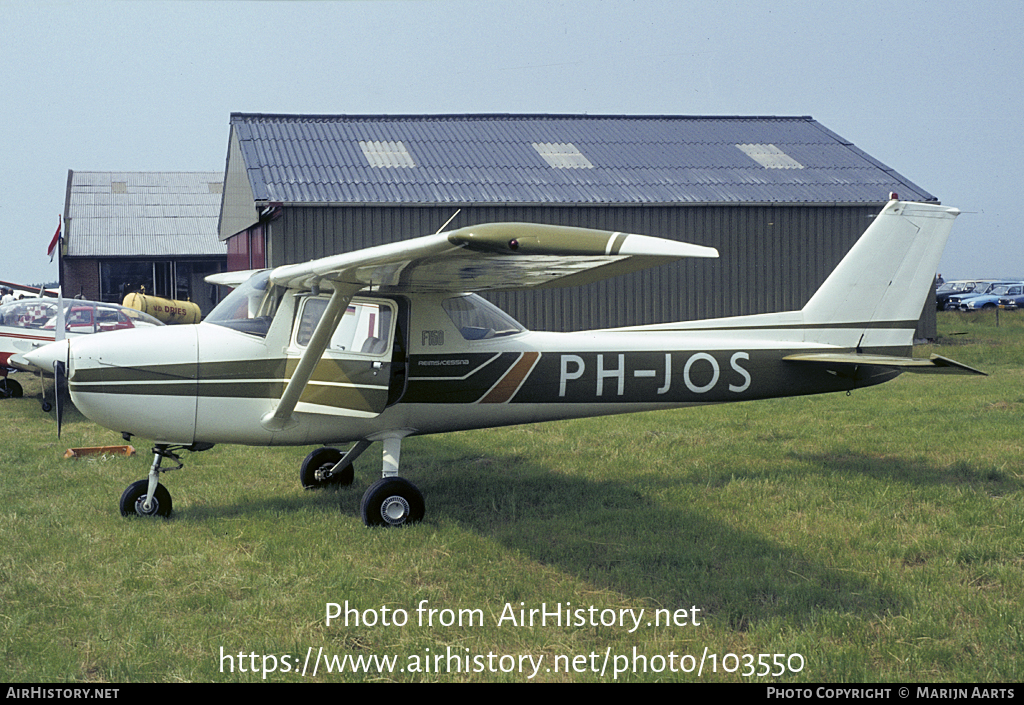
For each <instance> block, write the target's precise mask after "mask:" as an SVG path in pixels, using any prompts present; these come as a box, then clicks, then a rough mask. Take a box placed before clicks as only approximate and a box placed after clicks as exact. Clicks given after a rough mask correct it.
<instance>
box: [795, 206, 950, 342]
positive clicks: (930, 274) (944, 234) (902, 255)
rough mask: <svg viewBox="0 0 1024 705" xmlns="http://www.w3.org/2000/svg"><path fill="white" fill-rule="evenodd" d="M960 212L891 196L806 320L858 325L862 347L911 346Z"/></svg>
mask: <svg viewBox="0 0 1024 705" xmlns="http://www.w3.org/2000/svg"><path fill="white" fill-rule="evenodd" d="M959 213H960V211H958V210H957V209H955V208H948V207H945V206H938V205H934V204H926V203H909V202H905V201H896V200H893V201H889V203H888V204H886V206H885V207H884V208H883V209H882V211H881V212H880V213H879V214H878V216H876V217H875V220H874V222H872V223H871V225H870V226H869V227H868V229H867V230H865V231H864V234H863V235H861V237H860V239H859V240H858V241H857V242H856V244H854V246H853V248H852V249H851V250H850V252H849V253H847V255H846V257H844V258H843V260H842V261H841V262H840V263H839V265H838V266H837V267H836V268H835V270H833V272H832V274H830V275H829V277H828V279H826V280H825V283H824V284H822V285H821V287H820V288H819V289H818V291H817V292H815V294H814V296H812V297H811V300H810V301H808V302H807V305H806V306H804V308H803V309H802V313H803V319H804V323H805V324H811V325H814V324H825V323H827V324H838V325H839V326H841V327H842V328H844V329H845V330H846V331H847V332H848V333H850V332H854V329H856V331H857V336H858V341H857V342H856V343H855V344H856V346H857V347H858V348H860V347H864V348H868V347H879V346H882V347H888V346H892V345H894V344H895V345H904V346H906V345H910V344H911V342H912V339H913V333H914V330H915V328H916V327H917V321H918V318H919V317H920V315H921V309H922V307H923V306H924V303H925V300H926V297H927V296H928V292H929V291H930V290H931V287H932V285H933V282H934V280H935V272H936V270H937V269H938V266H939V260H940V259H941V257H942V251H943V249H945V246H946V240H947V239H948V238H949V233H950V230H951V229H952V227H953V220H954V219H955V218H956V216H957V215H959ZM843 337H844V338H848V337H849V336H843Z"/></svg>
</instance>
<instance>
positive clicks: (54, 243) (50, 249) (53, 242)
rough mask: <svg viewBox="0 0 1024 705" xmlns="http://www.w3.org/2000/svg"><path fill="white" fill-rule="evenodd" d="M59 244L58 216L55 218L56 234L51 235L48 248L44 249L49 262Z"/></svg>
mask: <svg viewBox="0 0 1024 705" xmlns="http://www.w3.org/2000/svg"><path fill="white" fill-rule="evenodd" d="M59 242H60V216H59V215H58V216H57V232H55V233H54V234H53V239H52V240H50V246H49V247H47V248H46V254H48V255H50V261H51V262H52V261H53V255H54V253H55V252H57V244H58V243H59Z"/></svg>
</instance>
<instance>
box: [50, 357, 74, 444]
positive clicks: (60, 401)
mask: <svg viewBox="0 0 1024 705" xmlns="http://www.w3.org/2000/svg"><path fill="white" fill-rule="evenodd" d="M68 349H69V350H70V347H69V348H68ZM67 369H68V368H67V363H65V362H64V361H63V360H55V361H54V363H53V398H54V403H56V405H57V438H60V428H61V424H62V423H63V421H64V407H65V406H66V402H67V401H69V399H68V374H67Z"/></svg>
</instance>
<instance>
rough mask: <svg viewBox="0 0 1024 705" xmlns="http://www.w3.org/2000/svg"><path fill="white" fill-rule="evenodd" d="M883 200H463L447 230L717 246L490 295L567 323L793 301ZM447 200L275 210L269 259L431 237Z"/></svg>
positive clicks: (623, 321)
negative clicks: (577, 229)
mask: <svg viewBox="0 0 1024 705" xmlns="http://www.w3.org/2000/svg"><path fill="white" fill-rule="evenodd" d="M882 205H883V204H881V203H879V204H876V205H830V206H779V205H750V206H746V205H727V206H713V205H709V206H649V207H634V206H628V207H619V206H613V207H592V206H578V207H574V206H568V207H567V206H551V207H548V206H471V207H465V208H463V209H462V212H461V213H460V214H459V215H458V217H457V218H456V219H455V220H454V221H453V222H452V223H451V225H449V226H448V228H447V229H454V228H460V227H464V226H467V225H475V224H478V223H486V222H501V221H524V222H534V223H552V224H559V225H575V226H581V227H589V228H599V229H604V230H618V231H622V232H633V233H640V234H644V235H656V236H660V237H666V238H671V239H674V240H681V241H684V242H692V243H696V244H700V245H710V246H712V247H716V248H718V250H719V253H720V256H721V257H720V259H718V260H684V261H681V262H676V263H673V264H668V265H663V266H661V267H656V268H654V269H649V270H645V271H642V272H637V273H635V274H631V275H626V276H622V277H617V278H614V279H609V280H606V281H602V282H598V283H595V284H591V285H587V286H582V287H573V288H568V289H550V290H543V291H530V292H507V293H497V294H490V295H488V298H490V299H491V300H492V301H494V302H495V303H496V304H498V305H499V306H501V307H502V308H503V309H505V310H506V311H508V312H509V313H510V314H512V315H513V316H515V317H516V318H517V319H518V320H519V321H521V322H522V323H523V325H525V326H526V327H527V328H531V329H533V330H561V331H571V330H586V329H590V328H607V327H616V326H628V325H641V324H648V323H668V322H671V321H680V320H693V319H701V318H712V317H719V316H733V315H743V314H750V313H766V312H772V311H787V310H794V309H799V308H800V307H802V306H803V304H804V303H805V302H806V301H807V300H808V299H809V298H810V296H811V294H813V293H814V291H815V290H816V289H817V287H818V286H819V285H820V284H821V282H823V281H824V280H825V278H826V277H827V276H828V274H829V273H830V272H831V271H832V269H833V268H834V267H835V265H836V264H837V263H838V262H839V260H840V259H842V257H843V255H845V254H846V252H847V251H848V250H849V249H850V247H852V246H853V243H854V242H856V240H857V238H858V237H860V235H861V234H862V233H863V232H864V230H865V229H866V228H867V227H868V225H869V224H870V223H871V218H872V217H873V216H874V215H875V214H876V213H878V211H879V210H880V209H881V207H882ZM456 208H457V206H450V207H448V206H445V207H433V206H430V207H427V206H424V207H419V206H336V207H327V206H309V207H294V206H293V207H285V208H284V211H283V213H282V216H281V218H280V219H278V220H276V221H274V222H273V223H272V224H271V228H270V232H271V236H270V243H269V247H270V253H269V264H271V266H277V265H281V264H290V263H294V262H301V261H306V260H310V259H315V258H318V257H324V256H326V255H330V254H336V253H339V252H347V251H350V250H356V249H361V248H364V247H371V246H373V245H379V244H382V243H385V242H393V241H396V240H405V239H409V238H413V237H418V236H421V235H429V234H431V233H433V232H435V231H437V230H438V229H439V228H440V227H441V226H442V225H443V224H444V222H445V221H446V220H447V219H448V218H449V217H451V215H452V213H454V211H455V209H456ZM932 317H933V318H934V313H933V316H932Z"/></svg>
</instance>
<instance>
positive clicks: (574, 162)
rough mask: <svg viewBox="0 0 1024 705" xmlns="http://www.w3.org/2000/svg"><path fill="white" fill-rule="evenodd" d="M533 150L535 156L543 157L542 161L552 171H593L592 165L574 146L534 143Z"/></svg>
mask: <svg viewBox="0 0 1024 705" xmlns="http://www.w3.org/2000/svg"><path fill="white" fill-rule="evenodd" d="M533 148H534V149H536V150H537V154H539V155H540V156H542V157H544V161H546V162H547V163H548V165H549V166H550V167H551V168H552V169H593V168H594V165H593V164H591V163H590V160H589V159H587V158H586V157H585V156H583V153H582V152H581V151H580V150H579V149H577V148H576V145H574V144H569V143H565V144H558V143H553V142H534V143H533Z"/></svg>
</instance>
